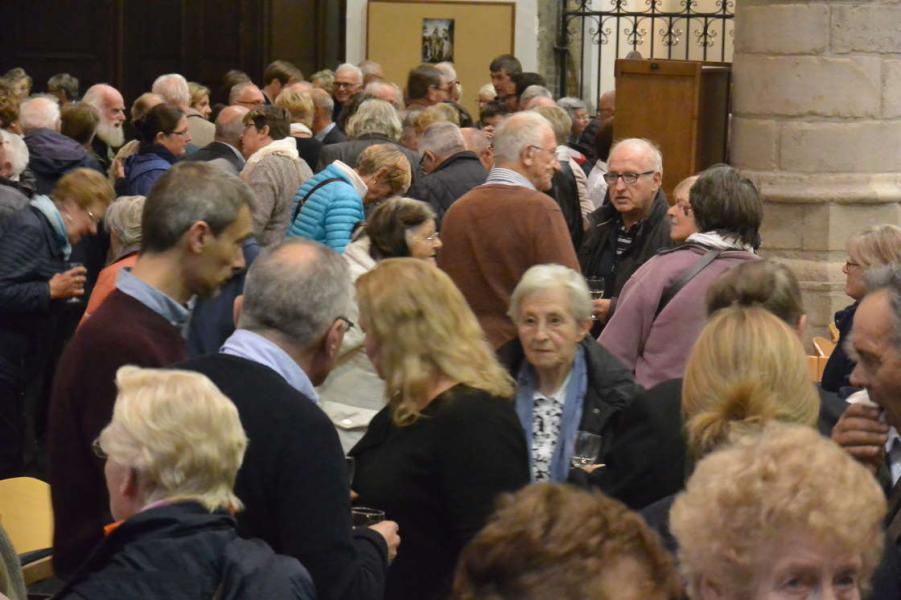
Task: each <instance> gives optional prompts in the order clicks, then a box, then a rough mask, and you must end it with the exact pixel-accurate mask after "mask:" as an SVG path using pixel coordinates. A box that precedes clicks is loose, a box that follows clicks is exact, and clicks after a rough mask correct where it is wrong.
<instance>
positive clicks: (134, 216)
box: [103, 196, 145, 248]
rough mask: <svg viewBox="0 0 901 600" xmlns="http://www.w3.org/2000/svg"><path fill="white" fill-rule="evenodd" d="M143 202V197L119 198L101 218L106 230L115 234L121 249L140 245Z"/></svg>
mask: <svg viewBox="0 0 901 600" xmlns="http://www.w3.org/2000/svg"><path fill="white" fill-rule="evenodd" d="M144 200H145V198H144V196H120V197H119V198H116V200H115V201H114V202H113V203H112V204H110V205H109V207H107V209H106V214H105V215H104V217H103V222H104V223H105V224H106V230H107V231H109V232H110V233H115V234H116V237H118V238H119V243H120V244H122V247H123V248H133V247H137V246H138V245H139V244H140V243H141V213H142V212H143V210H144Z"/></svg>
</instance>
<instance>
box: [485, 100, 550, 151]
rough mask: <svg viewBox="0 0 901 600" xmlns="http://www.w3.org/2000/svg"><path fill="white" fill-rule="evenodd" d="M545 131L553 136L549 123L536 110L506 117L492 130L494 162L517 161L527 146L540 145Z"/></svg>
mask: <svg viewBox="0 0 901 600" xmlns="http://www.w3.org/2000/svg"><path fill="white" fill-rule="evenodd" d="M545 131H548V132H550V134H551V136H552V137H553V135H554V130H553V129H552V128H551V124H550V123H549V122H548V120H547V119H545V118H544V117H542V116H541V115H539V114H538V113H536V112H519V113H516V114H514V115H512V116H511V117H508V118H507V119H506V120H505V121H504V122H502V123H501V124H500V125H498V128H497V130H495V132H494V158H495V162H496V163H497V164H502V163H518V162H519V161H520V155H521V154H522V151H523V150H524V149H525V148H526V147H527V146H542V143H543V140H542V137H543V136H544V132H545ZM555 143H556V138H555Z"/></svg>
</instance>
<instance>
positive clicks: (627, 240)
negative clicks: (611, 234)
mask: <svg viewBox="0 0 901 600" xmlns="http://www.w3.org/2000/svg"><path fill="white" fill-rule="evenodd" d="M640 228H641V223H636V224H635V225H633V226H632V227H631V228H630V229H626V226H625V225H624V224H623V223H622V222H620V224H619V226H618V227H617V228H616V256H617V257H620V256H622V255H623V254H625V252H626V251H627V250H628V249H629V247H631V246H632V243H633V242H634V241H635V238H636V237H638V231H639V229H640Z"/></svg>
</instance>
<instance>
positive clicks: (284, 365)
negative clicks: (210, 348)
mask: <svg viewBox="0 0 901 600" xmlns="http://www.w3.org/2000/svg"><path fill="white" fill-rule="evenodd" d="M219 352H221V353H222V354H230V355H231V356H238V357H241V358H246V359H247V360H251V361H253V362H255V363H259V364H261V365H263V366H266V367H269V368H270V369H272V370H273V371H275V372H276V373H278V374H279V375H281V376H282V377H283V378H284V379H285V381H287V382H288V385H290V386H291V387H293V388H294V389H295V390H297V391H298V392H300V393H301V394H303V395H304V396H306V397H307V398H309V399H310V400H312V401H313V402H314V403H315V404H319V394H317V393H316V388H314V387H313V382H312V381H310V378H309V377H307V374H306V373H304V372H303V369H301V368H300V366H299V365H298V364H297V363H296V362H294V359H293V358H291V357H290V356H288V353H287V352H285V351H284V350H282V349H281V348H279V347H278V345H277V344H275V343H273V342H270V341H269V340H267V339H266V338H264V337H263V336H261V335H260V334H258V333H254V332H252V331H248V330H246V329H237V330H235V332H234V333H233V334H231V336H229V338H228V339H227V340H225V343H224V344H222V347H221V348H220V349H219Z"/></svg>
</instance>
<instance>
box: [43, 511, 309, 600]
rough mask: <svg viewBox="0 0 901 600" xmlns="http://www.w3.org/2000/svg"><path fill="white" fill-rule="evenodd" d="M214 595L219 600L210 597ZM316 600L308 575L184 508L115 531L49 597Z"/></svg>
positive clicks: (221, 519) (212, 518) (229, 525)
mask: <svg viewBox="0 0 901 600" xmlns="http://www.w3.org/2000/svg"><path fill="white" fill-rule="evenodd" d="M215 593H218V594H219V595H218V596H214V594H215ZM213 597H216V598H221V599H222V600H238V599H249V598H295V599H298V600H314V599H315V598H316V593H315V590H314V588H313V581H312V580H311V579H310V575H309V573H307V570H306V569H305V568H304V567H303V566H302V565H301V564H300V563H299V562H297V560H295V559H293V558H289V557H287V556H278V555H276V554H275V553H274V552H272V549H271V548H270V547H269V546H267V545H266V544H265V543H263V542H262V541H260V540H245V539H242V538H240V537H238V532H237V529H236V527H235V521H234V519H232V518H231V517H230V516H228V515H227V514H225V513H212V514H210V513H209V512H207V510H206V509H205V508H204V507H203V506H201V505H200V504H196V503H193V502H183V503H177V504H170V505H164V506H160V507H158V508H152V509H149V510H146V511H143V512H140V513H138V514H136V515H134V516H133V517H131V518H130V519H128V520H126V521H125V522H123V523H122V524H121V525H119V526H118V527H117V528H116V529H115V530H114V531H113V532H112V533H111V534H110V535H109V536H108V537H106V538H105V539H104V540H103V541H102V542H101V543H100V544H99V545H98V546H97V548H96V549H95V550H94V552H93V553H92V554H91V555H90V557H89V558H88V560H87V561H86V562H85V564H84V565H82V567H81V568H80V569H79V571H78V572H77V573H76V575H75V576H74V577H73V578H72V579H71V580H70V582H69V583H68V584H67V585H66V586H65V587H64V588H63V589H62V590H61V591H60V592H59V594H58V595H57V596H55V598H58V599H60V600H98V599H101V598H123V599H124V598H132V599H140V600H156V599H159V600H209V599H210V598H213Z"/></svg>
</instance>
